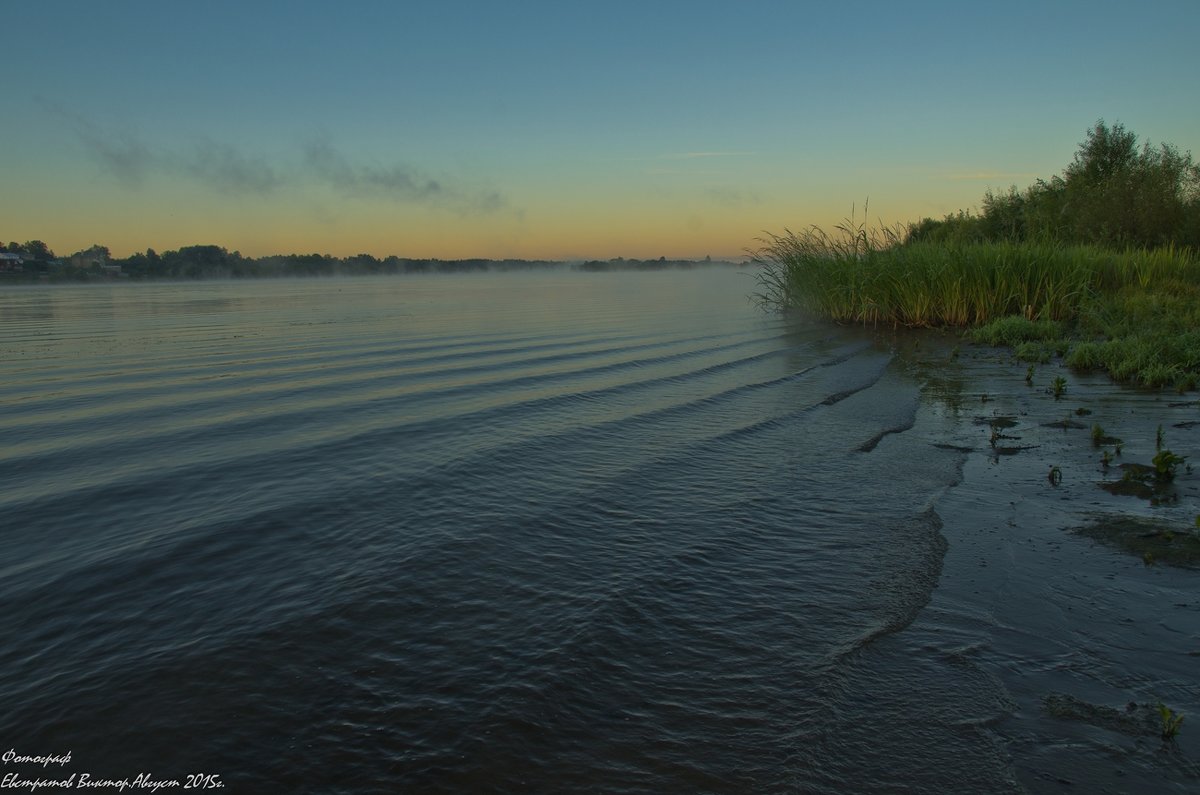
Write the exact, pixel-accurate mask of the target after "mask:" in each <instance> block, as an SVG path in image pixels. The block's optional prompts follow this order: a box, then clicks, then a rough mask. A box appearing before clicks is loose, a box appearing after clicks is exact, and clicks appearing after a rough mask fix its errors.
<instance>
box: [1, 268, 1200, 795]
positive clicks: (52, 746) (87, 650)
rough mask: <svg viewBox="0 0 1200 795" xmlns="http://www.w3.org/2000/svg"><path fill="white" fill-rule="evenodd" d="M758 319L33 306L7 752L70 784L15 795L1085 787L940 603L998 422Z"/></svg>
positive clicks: (160, 301)
mask: <svg viewBox="0 0 1200 795" xmlns="http://www.w3.org/2000/svg"><path fill="white" fill-rule="evenodd" d="M754 288H755V284H754V280H753V278H752V276H751V275H749V274H748V273H746V272H739V271H735V270H732V269H718V268H712V269H700V270H696V271H688V272H656V273H580V272H571V271H550V272H537V273H505V274H469V275H427V276H411V277H398V278H390V279H373V278H361V279H347V280H303V281H291V280H277V281H252V282H221V283H215V282H214V283H190V284H119V283H118V284H103V285H89V286H79V287H44V286H43V287H25V288H10V289H8V290H6V291H4V292H3V293H2V294H0V331H2V332H3V338H2V339H0V354H2V358H0V374H2V380H0V484H3V485H2V487H0V489H2V491H0V517H2V519H0V524H2V525H3V534H4V546H3V548H2V549H0V604H3V605H4V609H3V611H0V632H2V636H3V637H4V639H5V643H4V644H3V647H2V648H0V683H2V684H3V688H4V707H5V709H4V710H3V714H2V717H0V745H3V749H0V750H8V749H13V750H14V751H15V752H16V754H17V755H25V756H45V755H62V754H65V753H66V752H68V751H69V752H70V754H71V758H70V761H69V762H66V763H63V764H59V763H58V762H53V763H51V764H50V765H48V766H46V767H42V766H40V765H38V764H35V763H32V762H28V761H26V762H24V763H21V762H20V761H19V760H17V761H11V762H6V763H5V765H4V768H3V772H4V773H5V774H16V775H17V776H18V777H20V778H23V779H25V780H33V779H38V778H41V779H54V778H57V779H64V778H67V777H68V776H70V775H72V774H74V775H76V776H84V775H86V776H88V777H89V779H90V780H97V779H105V778H107V779H111V780H113V781H114V782H119V781H120V780H121V779H125V778H128V779H130V780H131V781H132V780H133V779H134V778H135V777H136V776H138V775H140V774H149V776H150V777H151V778H150V780H158V781H164V782H168V783H169V782H171V781H173V780H174V781H178V782H179V783H180V788H182V785H183V784H187V783H189V780H188V777H189V776H194V775H196V774H205V775H208V776H215V777H219V778H210V779H199V781H206V782H207V783H209V784H215V783H217V782H218V781H219V783H221V784H223V785H224V788H225V789H226V790H227V791H233V792H255V793H270V792H280V793H283V792H289V793H290V792H313V793H370V792H381V793H382V792H612V793H634V792H729V793H733V792H748V793H753V792H813V793H841V792H861V793H874V792H952V791H959V792H964V791H971V792H982V793H986V792H1020V791H1023V790H1025V789H1031V788H1032V789H1038V788H1039V787H1041V786H1042V784H1040V783H1039V782H1048V783H1045V787H1046V788H1047V789H1046V791H1058V789H1056V788H1057V787H1060V786H1064V785H1062V784H1061V783H1056V781H1055V778H1054V776H1052V775H1051V776H1048V775H1046V774H1045V773H1044V770H1045V769H1049V768H1055V769H1057V768H1063V767H1067V768H1069V767H1070V765H1071V764H1072V763H1071V762H1069V761H1062V760H1070V759H1071V756H1070V753H1071V752H1070V750H1069V749H1065V748H1064V749H1063V750H1062V753H1061V754H1059V753H1055V754H1051V755H1050V757H1048V758H1049V759H1050V761H1046V758H1043V759H1041V761H1040V762H1038V763H1037V764H1036V765H1032V766H1023V765H1022V763H1021V760H1020V758H1016V759H1014V755H1016V756H1018V757H1019V756H1020V755H1021V754H1026V753H1027V754H1029V755H1031V756H1037V753H1035V752H1033V751H1029V750H1028V748H1026V749H1025V750H1020V749H1022V748H1023V747H1024V746H1023V745H1022V743H1023V742H1025V741H1029V742H1030V744H1031V745H1033V746H1037V747H1039V748H1041V747H1043V744H1041V743H1039V742H1038V741H1037V739H1036V738H1038V737H1041V736H1043V735H1044V734H1045V732H1047V731H1052V730H1053V729H1052V728H1050V729H1047V728H1046V727H1044V726H1040V724H1039V726H1038V727H1034V728H1030V727H1029V726H1028V725H1026V724H1025V723H1022V722H1021V716H1022V714H1023V711H1026V712H1027V711H1028V703H1032V701H1028V700H1027V701H1028V703H1026V702H1023V701H1022V697H1021V695H1020V693H1019V692H1017V691H1018V690H1019V688H1017V687H1014V686H1013V685H1012V684H1011V683H1007V682H1006V681H1005V680H1004V675H1003V671H1000V672H999V673H989V672H988V666H987V665H985V664H982V663H983V662H984V661H981V660H976V661H974V662H975V663H980V664H974V663H972V664H964V662H963V656H964V654H967V652H964V651H963V649H965V648H968V647H970V645H971V644H972V643H979V642H980V640H979V638H980V636H986V638H989V639H990V638H992V637H993V636H994V635H995V634H996V632H993V631H992V630H989V629H987V627H992V628H994V627H996V626H998V625H999V624H1000V623H1003V622H998V621H997V620H996V619H992V620H990V621H986V622H980V621H977V620H972V621H970V622H966V621H964V620H961V619H955V618H953V616H960V617H961V616H962V615H966V614H967V613H969V612H970V610H969V609H968V608H965V607H964V606H963V602H962V601H961V600H960V599H959V597H958V596H955V593H959V592H954V591H950V592H947V594H948V595H947V596H944V597H937V598H935V594H936V593H937V586H938V583H939V580H940V579H943V566H944V563H945V562H946V561H949V560H953V559H954V558H953V554H954V546H953V544H954V534H953V532H951V531H952V530H953V528H952V527H948V524H953V522H954V517H948V516H945V515H944V509H942V510H939V503H940V502H941V503H946V502H947V501H949V500H951V495H953V494H958V495H959V496H958V497H957V499H959V500H960V503H961V501H962V499H963V497H962V495H963V494H969V492H963V491H962V490H955V489H954V488H953V487H954V486H955V485H956V484H958V483H960V481H962V479H963V473H964V466H967V467H968V468H969V467H970V466H971V464H970V462H971V460H972V459H971V455H970V453H969V451H968V447H965V446H964V445H963V444H961V443H950V442H954V439H953V438H951V437H954V436H955V434H959V436H961V435H962V434H963V433H965V431H964V430H963V429H964V428H969V426H970V420H969V418H968V417H964V416H960V414H961V412H958V411H952V410H949V409H947V408H946V406H947V405H949V404H948V403H947V401H946V400H945V399H944V396H943V397H939V396H938V395H939V393H938V387H937V384H936V383H935V382H934V380H933V379H931V377H924V376H922V375H921V373H922V372H923V371H922V370H921V368H920V367H919V366H916V365H914V364H913V362H914V358H913V356H911V355H907V354H905V353H904V352H903V350H902V349H905V350H907V349H908V348H919V347H920V344H921V343H920V342H919V341H917V342H913V341H912V340H907V339H906V340H902V341H900V342H898V341H897V338H896V337H895V336H892V337H888V335H886V334H884V335H881V334H878V333H876V332H874V331H869V330H862V329H847V328H837V327H832V326H829V325H825V324H821V323H816V322H812V321H809V320H805V319H804V318H797V317H791V316H786V315H778V314H769V313H764V312H762V311H761V310H760V309H758V308H757V307H756V306H755V305H754V304H753V302H751V301H750V300H749V299H748V296H749V295H750V294H751V293H752V292H753V291H754ZM928 344H929V343H926V345H927V346H928ZM971 432H972V433H974V432H975V431H974V430H972V431H971ZM959 442H961V439H959ZM967 502H970V500H967ZM969 511H970V506H969V505H966V504H963V505H962V507H961V508H960V509H959V510H958V511H957V513H956V514H955V515H956V516H960V517H961V516H964V515H967V514H969ZM960 524H961V523H960ZM948 538H949V541H948ZM948 550H949V554H950V555H951V557H947V555H948ZM975 565H976V563H975V561H974V560H972V561H970V562H969V563H966V564H964V568H962V569H961V571H968V570H969V568H968V567H970V566H975ZM1139 565H1140V564H1139ZM956 571H958V570H956ZM948 575H952V576H950V577H949V578H950V580H952V581H957V580H954V578H955V577H959V580H961V576H960V575H956V574H954V573H953V572H949V573H948ZM1139 576H1140V575H1139ZM962 582H964V583H965V582H966V581H965V580H962ZM971 587H972V586H971V584H970V583H967V584H966V585H963V586H962V587H961V589H960V591H961V594H968V593H970V591H971ZM1171 587H1179V588H1186V587H1193V586H1187V585H1186V583H1185V584H1183V585H1178V586H1176V585H1172V586H1171ZM964 598H965V597H964ZM931 599H932V600H933V606H932V608H931V609H932V610H933V611H934V612H933V613H929V612H928V611H926V613H925V617H924V618H922V619H921V620H920V621H917V622H916V623H914V620H915V619H918V617H919V616H921V615H922V611H923V609H925V608H926V607H927V605H929V604H930V602H931ZM1189 609H1190V610H1192V611H1193V613H1189V615H1193V614H1194V611H1195V607H1194V606H1193V607H1191V608H1189ZM930 616H932V618H931V617H930ZM947 616H950V618H947ZM968 624H969V626H968ZM981 625H983V626H984V627H985V628H984V629H981V628H980V627H981ZM1189 626H1191V625H1189ZM1184 631H1185V634H1186V632H1187V631H1190V630H1187V629H1185V630H1184ZM1193 638H1194V636H1193ZM988 643H990V641H985V642H984V645H987V644H988ZM1022 654H1023V655H1025V658H1026V659H1031V658H1032V657H1034V656H1036V652H1034V651H1029V650H1028V649H1027V650H1026V651H1024V652H1022ZM999 667H1000V668H1003V666H1002V665H1000V666H999ZM1179 676H1182V677H1183V678H1184V679H1185V680H1186V677H1187V674H1180V675H1179ZM1177 678H1178V677H1177ZM1175 696H1176V702H1175V703H1177V704H1178V703H1180V702H1179V699H1180V698H1183V699H1184V701H1183V702H1182V703H1183V704H1184V705H1185V706H1186V705H1187V704H1188V703H1190V702H1188V701H1187V700H1186V699H1187V698H1189V697H1190V696H1188V695H1187V691H1186V688H1185V689H1184V690H1179V689H1178V688H1177V690H1176V692H1175ZM1037 697H1040V694H1039V695H1038V696H1037ZM1033 698H1034V696H1032V695H1031V696H1030V697H1029V699H1033ZM1023 704H1024V706H1023ZM1043 722H1044V721H1043ZM1039 732H1040V733H1041V734H1039ZM1031 733H1032V735H1031ZM1031 736H1032V737H1034V738H1035V739H1034V740H1032V741H1031V740H1030V737H1031ZM1101 745H1102V744H1101ZM1177 753H1178V752H1177ZM1043 756H1044V754H1043ZM1039 766H1040V767H1039ZM1035 768H1036V769H1035ZM1148 769H1149V768H1148ZM1172 770H1175V772H1174V773H1171V774H1170V776H1168V783H1171V782H1174V781H1182V782H1185V783H1186V782H1191V781H1194V779H1192V778H1190V776H1191V775H1192V774H1193V772H1194V771H1191V768H1188V767H1187V765H1186V764H1185V765H1183V766H1182V767H1181V766H1180V765H1178V764H1176V765H1175V767H1174V768H1172ZM1180 770H1182V771H1183V772H1179V771H1180ZM1038 771H1042V772H1040V773H1039V772H1038ZM1143 775H1144V774H1143ZM1171 776H1174V778H1171ZM1061 777H1062V776H1059V778H1060V779H1061ZM1114 780H1115V779H1114ZM196 781H197V780H192V781H191V783H196ZM1181 786H1183V785H1181ZM168 789H169V788H167V787H164V790H163V791H168ZM42 791H47V790H42ZM113 791H115V789H114V790H113ZM1113 791H1120V790H1113ZM1131 791H1138V790H1137V788H1136V787H1134V789H1133V790H1131ZM1147 791H1150V790H1147ZM1153 791H1163V790H1161V789H1155V790H1153ZM1179 791H1186V790H1184V789H1181V790H1179Z"/></svg>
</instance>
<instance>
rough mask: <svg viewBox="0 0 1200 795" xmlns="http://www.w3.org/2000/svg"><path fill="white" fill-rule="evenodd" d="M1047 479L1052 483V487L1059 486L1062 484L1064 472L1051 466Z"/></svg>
mask: <svg viewBox="0 0 1200 795" xmlns="http://www.w3.org/2000/svg"><path fill="white" fill-rule="evenodd" d="M1047 479H1048V480H1049V481H1050V485H1051V486H1057V485H1058V484H1059V483H1062V470H1061V469H1059V468H1058V467H1056V466H1051V467H1050V474H1049V475H1047Z"/></svg>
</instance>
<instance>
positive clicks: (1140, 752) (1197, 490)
mask: <svg viewBox="0 0 1200 795" xmlns="http://www.w3.org/2000/svg"><path fill="white" fill-rule="evenodd" d="M894 344H895V345H896V348H897V350H898V351H899V352H900V360H901V361H902V362H903V364H904V366H905V367H907V368H908V369H909V371H910V372H911V373H912V374H913V375H915V376H916V377H917V378H918V380H919V382H920V383H921V384H922V392H923V395H924V399H923V401H922V410H921V411H920V412H919V416H918V418H917V422H916V425H915V426H914V428H913V429H912V430H911V431H910V432H909V434H906V435H908V436H909V437H910V438H909V439H907V440H906V441H905V443H906V444H909V445H911V446H912V447H913V452H914V454H915V455H919V454H920V446H921V445H935V446H946V445H950V446H952V447H954V448H956V449H960V450H961V451H962V452H963V455H964V460H963V469H962V479H961V481H960V483H959V484H958V485H956V486H954V487H952V488H950V489H948V490H947V491H946V492H945V493H944V494H943V495H942V496H941V497H940V498H939V499H938V501H937V504H936V506H935V507H936V510H937V512H938V514H939V515H940V516H941V518H942V520H943V522H944V526H943V529H942V533H943V535H944V536H945V538H946V540H947V542H948V551H947V553H946V558H945V563H944V567H943V570H942V574H941V578H940V580H939V583H938V587H937V589H936V590H935V592H934V594H933V597H932V599H931V601H930V603H929V605H927V606H926V608H925V610H924V611H923V612H922V613H921V615H920V616H919V617H918V619H917V620H916V621H915V622H914V623H913V625H912V626H910V627H909V628H908V629H907V630H906V632H905V634H906V635H907V638H906V641H905V642H906V643H907V644H910V645H912V646H915V647H920V648H921V649H923V650H925V651H931V650H932V651H934V652H935V653H938V654H943V655H945V656H946V658H947V659H948V660H950V661H952V662H953V664H955V665H958V666H966V667H967V668H970V669H973V670H974V671H975V672H977V673H978V674H979V675H980V676H982V677H984V678H985V679H986V680H988V681H990V682H991V685H989V687H991V686H994V687H995V689H996V691H997V694H998V695H997V698H996V699H994V700H993V701H989V702H988V703H989V704H991V705H992V706H991V707H990V708H988V709H980V710H979V711H978V714H964V715H963V716H962V723H963V726H964V731H975V732H982V733H985V734H987V735H989V736H990V737H992V738H994V739H995V741H996V745H997V749H998V753H1000V754H1003V755H1007V757H1008V761H1009V765H1010V769H1011V770H1012V772H1013V782H1012V789H1013V791H1015V792H1020V791H1028V792H1036V793H1057V792H1088V793H1107V792H1112V793H1143V792H1144V793H1170V792H1179V793H1183V792H1195V791H1197V789H1200V563H1198V562H1197V560H1196V555H1195V549H1196V544H1197V532H1200V531H1197V515H1198V514H1200V402H1198V401H1197V399H1196V396H1195V395H1194V394H1190V395H1182V396H1181V395H1177V394H1175V393H1167V392H1159V391H1153V392H1152V391H1143V390H1136V389H1130V388H1127V387H1121V386H1118V385H1116V384H1113V383H1112V382H1111V381H1110V380H1109V379H1108V378H1107V377H1106V376H1103V375H1079V374H1075V373H1072V372H1071V371H1069V370H1067V369H1066V368H1063V367H1061V366H1059V365H1058V364H1057V363H1053V364H1048V365H1037V366H1035V368H1034V370H1033V372H1032V374H1030V373H1028V371H1027V365H1026V364H1024V363H1021V362H1016V361H1014V360H1013V359H1012V357H1011V354H1010V353H1009V352H1008V351H1006V350H1001V349H995V348H988V347H978V346H970V345H967V344H965V343H960V342H958V340H957V339H956V338H955V337H953V336H949V335H946V336H941V335H937V334H929V333H926V334H922V335H913V336H907V337H904V338H901V339H897V340H896V341H895V342H894ZM1027 375H1031V377H1030V378H1029V379H1028V380H1027V378H1026V377H1027ZM1059 378H1061V379H1062V382H1060V387H1061V388H1060V390H1059V392H1060V394H1058V395H1057V396H1056V395H1055V391H1056V390H1055V388H1054V382H1055V380H1056V379H1059ZM1097 425H1099V426H1100V428H1099V430H1095V431H1094V428H1095V426H1097ZM1160 428H1161V431H1160V430H1159V429H1160ZM1160 434H1161V436H1160ZM1118 440H1119V441H1118ZM1161 449H1169V450H1170V451H1172V452H1173V453H1174V454H1175V455H1177V456H1182V457H1184V461H1183V462H1180V463H1179V464H1178V466H1177V467H1176V468H1175V476H1174V478H1173V479H1171V480H1170V481H1164V480H1161V479H1157V478H1155V477H1154V476H1153V475H1152V474H1150V473H1148V472H1147V471H1146V469H1139V467H1138V466H1135V465H1140V466H1141V467H1144V468H1151V469H1152V467H1153V460H1154V458H1155V456H1156V454H1157V453H1158V452H1159V450H1161ZM1106 459H1107V463H1106ZM1189 465H1191V466H1189ZM1192 466H1194V467H1195V470H1194V471H1193V470H1192ZM1127 472H1133V473H1134V474H1132V475H1129V476H1127V475H1126V473H1127ZM1137 483H1140V484H1141V485H1142V486H1144V487H1145V488H1140V489H1139V488H1134V487H1133V486H1135V485H1136V484H1137ZM1114 484H1118V485H1117V486H1116V487H1114ZM1126 486H1130V487H1129V488H1127V487H1126ZM1159 704H1163V705H1165V706H1166V707H1167V709H1169V710H1170V711H1171V713H1172V714H1180V713H1182V714H1184V715H1185V716H1186V717H1185V719H1184V721H1183V723H1182V724H1181V726H1180V727H1179V732H1178V735H1177V736H1176V737H1174V738H1173V739H1171V740H1164V739H1163V738H1162V736H1161V733H1162V717H1161V713H1160V710H1159V708H1158V705H1159Z"/></svg>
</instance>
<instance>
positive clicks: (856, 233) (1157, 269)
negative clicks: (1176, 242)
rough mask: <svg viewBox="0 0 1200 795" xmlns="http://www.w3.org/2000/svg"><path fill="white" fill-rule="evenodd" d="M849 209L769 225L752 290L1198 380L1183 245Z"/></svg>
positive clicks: (819, 310) (1198, 322)
mask: <svg viewBox="0 0 1200 795" xmlns="http://www.w3.org/2000/svg"><path fill="white" fill-rule="evenodd" d="M905 237H906V236H905V233H904V230H903V229H901V228H899V227H897V228H891V229H888V228H875V229H869V228H867V227H866V225H865V224H861V223H856V222H855V221H853V220H846V221H844V222H843V223H841V224H839V225H838V226H837V227H835V229H834V231H833V232H827V231H825V230H823V229H821V228H818V227H810V228H808V229H806V230H804V231H803V232H800V233H793V232H791V231H788V232H786V233H785V234H783V235H779V236H777V235H771V236H769V237H768V238H766V239H764V240H763V241H762V244H763V245H762V247H761V248H760V249H759V250H758V251H757V252H755V261H756V262H757V264H758V265H759V266H760V267H759V272H758V276H759V285H760V288H761V289H760V292H759V294H758V297H759V299H760V300H761V301H762V302H763V303H764V304H766V305H768V306H772V307H776V308H784V307H797V308H801V309H804V310H807V311H810V312H813V313H815V314H817V315H820V316H823V317H826V318H829V319H832V320H835V321H838V322H844V323H862V324H866V325H870V326H909V327H931V326H939V327H964V328H969V329H972V331H971V336H972V339H974V340H975V341H978V342H984V343H988V344H999V345H1009V346H1012V347H1014V348H1016V349H1017V351H1018V354H1019V355H1020V356H1021V357H1022V358H1027V359H1030V360H1040V361H1045V360H1046V359H1048V358H1049V357H1052V356H1054V355H1063V356H1064V361H1065V362H1066V363H1067V364H1068V365H1070V366H1072V367H1075V368H1077V369H1099V370H1105V371H1107V372H1109V373H1110V374H1111V375H1112V376H1113V377H1114V378H1116V379H1118V380H1121V381H1126V382H1129V383H1135V384H1141V385H1146V386H1164V385H1175V386H1176V387H1178V388H1180V389H1194V388H1196V385H1197V384H1198V383H1200V260H1198V259H1197V257H1196V256H1195V255H1194V254H1193V253H1192V252H1191V251H1190V250H1188V249H1182V248H1175V247H1164V248H1158V249H1128V250H1124V251H1114V250H1111V249H1105V248H1100V247H1096V246H1088V245H1069V244H1064V243H1055V242H1044V243H1043V242H1030V241H1022V242H1005V241H999V242H970V243H946V242H926V241H916V242H912V241H907V240H906V239H905Z"/></svg>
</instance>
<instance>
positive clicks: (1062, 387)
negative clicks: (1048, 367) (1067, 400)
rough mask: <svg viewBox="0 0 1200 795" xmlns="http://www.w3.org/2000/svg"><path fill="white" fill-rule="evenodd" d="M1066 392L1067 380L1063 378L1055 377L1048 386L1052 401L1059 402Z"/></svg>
mask: <svg viewBox="0 0 1200 795" xmlns="http://www.w3.org/2000/svg"><path fill="white" fill-rule="evenodd" d="M1066 391H1067V379H1065V378H1063V377H1062V376H1061V375H1060V376H1057V377H1055V379H1054V381H1053V382H1052V383H1051V384H1050V393H1051V394H1052V395H1054V399H1055V400H1061V399H1062V396H1063V393H1064V392H1066Z"/></svg>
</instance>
